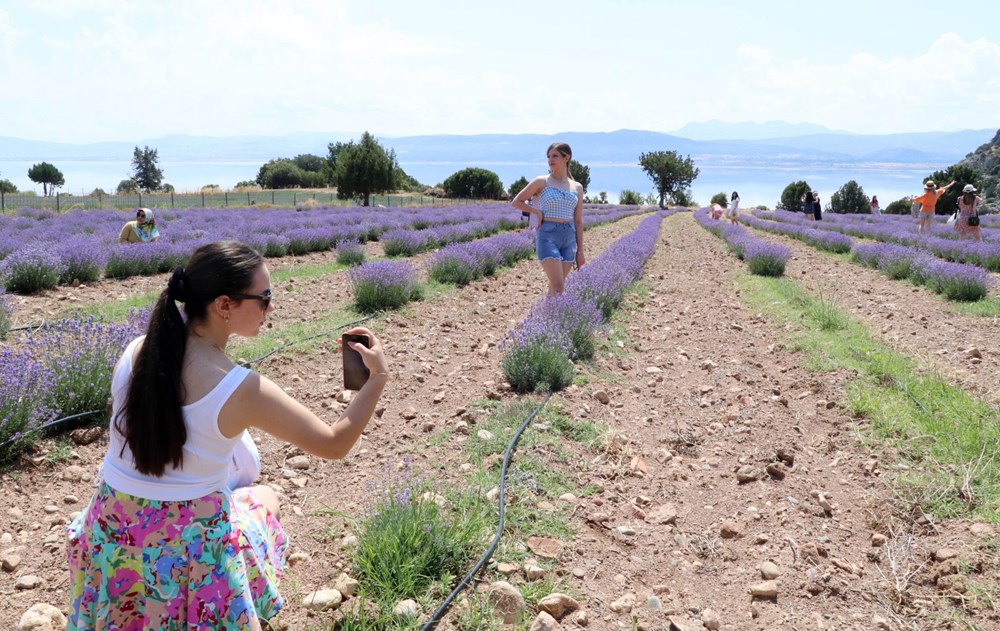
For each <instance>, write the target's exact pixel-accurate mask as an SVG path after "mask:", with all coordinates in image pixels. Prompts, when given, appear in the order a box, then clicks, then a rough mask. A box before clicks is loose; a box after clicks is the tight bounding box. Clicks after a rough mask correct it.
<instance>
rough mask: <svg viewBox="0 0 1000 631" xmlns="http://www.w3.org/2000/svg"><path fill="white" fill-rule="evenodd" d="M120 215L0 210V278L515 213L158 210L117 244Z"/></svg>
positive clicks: (18, 281)
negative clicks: (137, 233)
mask: <svg viewBox="0 0 1000 631" xmlns="http://www.w3.org/2000/svg"><path fill="white" fill-rule="evenodd" d="M587 212H588V214H587V215H585V222H594V221H596V222H599V221H607V220H608V219H609V218H619V217H621V216H624V215H628V214H634V213H636V212H640V211H639V209H637V208H630V207H609V208H601V209H596V210H588V211H587ZM127 218H128V217H127V216H122V213H120V212H117V211H79V212H75V213H69V214H67V215H58V216H57V215H53V214H52V213H49V212H47V211H36V210H26V211H21V212H20V214H18V215H16V216H13V217H4V216H0V259H2V260H0V285H5V286H6V287H7V289H8V290H10V291H16V292H19V293H34V292H37V291H40V290H42V289H47V288H52V287H55V286H56V285H58V284H67V283H71V282H73V281H74V280H79V281H80V282H92V281H94V280H97V279H99V278H100V277H101V276H102V275H103V276H105V277H108V278H128V277H130V276H136V275H149V274H157V273H162V272H165V271H169V270H170V269H172V268H173V267H175V266H176V265H178V264H183V262H184V261H185V260H186V258H187V254H188V253H189V252H191V251H193V250H194V249H195V248H197V247H198V246H200V245H202V244H204V243H207V242H210V241H214V240H217V239H235V240H238V241H243V242H244V243H247V244H248V245H250V246H252V247H254V248H255V249H257V250H258V251H259V252H261V254H263V255H264V256H268V257H277V256H285V255H288V254H305V253H308V252H316V251H325V250H328V249H330V248H331V247H335V246H336V245H337V244H339V243H343V242H353V241H360V242H364V241H369V240H374V239H379V238H382V239H383V240H384V241H385V249H386V252H387V254H389V255H390V256H393V255H404V256H405V255H412V254H415V253H417V252H419V251H422V250H427V249H431V248H435V247H441V246H443V245H446V244H449V243H453V242H467V241H471V240H474V239H477V238H482V237H484V236H487V235H490V234H494V233H496V232H501V231H505V230H510V229H512V228H514V227H516V226H518V225H520V220H521V218H520V216H519V215H518V214H517V213H516V212H513V211H512V210H511V208H510V206H509V205H506V204H483V205H479V206H458V207H448V208H446V209H433V208H432V209H421V210H419V211H418V210H411V209H393V210H392V211H388V210H382V211H372V210H370V209H366V210H363V211H360V210H358V209H341V208H336V209H324V208H316V209H312V210H310V211H308V212H301V213H297V212H294V211H281V210H268V211H264V210H257V209H243V210H237V209H229V210H225V211H213V210H206V209H200V210H188V211H165V212H164V213H162V215H161V216H160V217H157V225H158V227H159V229H160V232H161V238H160V239H159V240H158V241H157V242H155V243H143V244H133V245H120V244H118V243H117V235H118V230H119V229H120V227H121V225H122V222H123V221H124V220H125V219H127ZM416 227H420V228H421V229H419V230H418V229H416ZM66 235H73V236H70V237H68V238H67V236H66Z"/></svg>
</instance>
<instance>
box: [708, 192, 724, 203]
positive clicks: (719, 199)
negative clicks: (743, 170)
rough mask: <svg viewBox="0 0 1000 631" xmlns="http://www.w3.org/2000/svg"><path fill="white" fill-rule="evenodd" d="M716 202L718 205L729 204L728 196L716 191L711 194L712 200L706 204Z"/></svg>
mask: <svg viewBox="0 0 1000 631" xmlns="http://www.w3.org/2000/svg"><path fill="white" fill-rule="evenodd" d="M712 204H718V205H719V206H726V205H728V204H729V197H728V196H727V195H726V194H725V193H716V194H715V195H712V201H710V202H708V205H709V206H711V205H712Z"/></svg>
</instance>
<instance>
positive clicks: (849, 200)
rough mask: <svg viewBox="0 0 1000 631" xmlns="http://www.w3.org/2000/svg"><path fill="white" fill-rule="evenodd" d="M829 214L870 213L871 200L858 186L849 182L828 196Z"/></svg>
mask: <svg viewBox="0 0 1000 631" xmlns="http://www.w3.org/2000/svg"><path fill="white" fill-rule="evenodd" d="M830 212H834V213H865V214H867V213H870V212H871V200H870V199H869V198H868V196H867V195H865V189H863V188H862V187H861V185H860V184H858V183H857V182H855V181H854V180H850V181H849V182H847V184H844V185H843V186H841V187H840V190H838V191H837V192H836V193H834V194H833V195H832V196H830Z"/></svg>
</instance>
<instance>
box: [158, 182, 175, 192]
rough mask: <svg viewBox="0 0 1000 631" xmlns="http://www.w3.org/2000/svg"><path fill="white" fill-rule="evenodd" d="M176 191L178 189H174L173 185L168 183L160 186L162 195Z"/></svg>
mask: <svg viewBox="0 0 1000 631" xmlns="http://www.w3.org/2000/svg"><path fill="white" fill-rule="evenodd" d="M176 190H177V189H175V188H174V185H173V184H168V183H166V182H164V183H163V184H162V185H160V192H161V193H173V192H174V191H176Z"/></svg>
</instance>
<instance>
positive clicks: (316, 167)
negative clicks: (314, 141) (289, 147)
mask: <svg viewBox="0 0 1000 631" xmlns="http://www.w3.org/2000/svg"><path fill="white" fill-rule="evenodd" d="M292 162H294V163H295V166H297V167H299V168H300V169H302V170H303V171H309V172H311V173H322V172H323V166H324V165H325V164H326V160H324V159H323V158H321V157H319V156H316V155H313V154H311V153H300V154H299V155H297V156H295V157H294V158H292Z"/></svg>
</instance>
